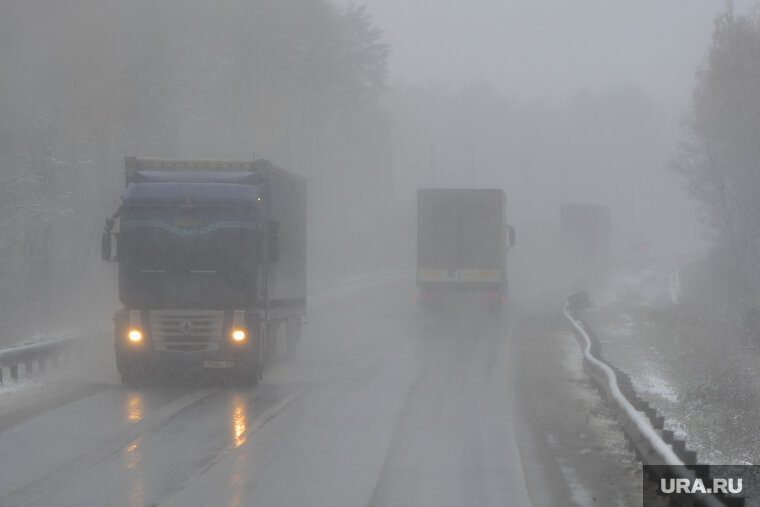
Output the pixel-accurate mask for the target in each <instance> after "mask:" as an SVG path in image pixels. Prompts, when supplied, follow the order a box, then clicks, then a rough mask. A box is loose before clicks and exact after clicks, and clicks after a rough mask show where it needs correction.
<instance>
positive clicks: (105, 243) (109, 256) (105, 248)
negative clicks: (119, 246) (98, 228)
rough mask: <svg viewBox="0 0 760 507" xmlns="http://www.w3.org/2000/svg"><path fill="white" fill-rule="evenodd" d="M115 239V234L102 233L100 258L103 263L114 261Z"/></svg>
mask: <svg viewBox="0 0 760 507" xmlns="http://www.w3.org/2000/svg"><path fill="white" fill-rule="evenodd" d="M115 239H116V233H115V232H104V233H103V236H102V237H101V238H100V256H101V257H102V258H103V260H104V261H115V260H116V252H115V251H114V250H115V248H114V247H115V246H116V244H115V243H116V241H114V240H115Z"/></svg>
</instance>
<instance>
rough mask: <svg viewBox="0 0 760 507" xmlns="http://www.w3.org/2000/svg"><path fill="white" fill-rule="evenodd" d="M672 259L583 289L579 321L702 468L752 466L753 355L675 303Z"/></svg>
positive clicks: (626, 269)
mask: <svg viewBox="0 0 760 507" xmlns="http://www.w3.org/2000/svg"><path fill="white" fill-rule="evenodd" d="M682 262H683V261H679V260H678V259H667V260H654V261H651V262H649V263H647V264H646V265H636V266H634V265H629V266H621V267H619V269H617V270H616V271H615V272H614V273H613V274H612V275H611V276H609V277H608V278H607V279H605V280H603V281H600V282H598V283H597V284H596V285H595V286H593V287H590V289H589V295H590V297H591V301H592V307H591V308H590V309H589V310H587V311H586V312H585V314H584V319H585V320H586V321H587V322H588V324H589V325H590V326H591V328H592V329H593V330H594V332H595V333H596V335H597V337H598V338H599V340H600V342H601V344H602V355H603V356H604V357H605V359H607V360H609V361H610V362H611V363H613V364H615V365H616V366H618V367H620V368H621V369H622V370H624V371H626V372H627V373H628V374H629V375H630V376H631V379H632V381H633V383H634V386H635V388H636V390H637V391H638V392H639V393H640V394H641V395H642V396H643V397H644V398H646V399H647V400H648V401H650V402H651V403H652V404H653V405H654V406H655V407H657V408H658V409H659V410H660V412H661V413H662V414H663V415H665V418H666V427H669V428H670V429H673V430H674V431H675V432H676V433H677V434H678V435H679V436H681V437H685V438H686V441H687V446H689V447H691V448H694V449H696V450H697V452H698V459H699V460H700V461H702V462H707V463H715V464H738V463H753V462H760V439H758V438H757V437H756V436H755V433H756V427H757V422H756V421H757V420H758V419H759V418H760V403H758V396H757V393H760V368H758V364H759V361H758V360H759V359H760V357H758V354H757V352H755V351H753V350H751V349H750V348H746V347H742V346H739V345H737V344H736V341H735V340H731V341H726V340H721V339H720V323H716V322H712V321H711V320H710V316H708V315H695V314H694V313H692V312H691V311H690V310H689V309H687V308H684V307H682V306H681V305H679V301H680V290H681V279H680V276H681V271H680V268H681V264H682Z"/></svg>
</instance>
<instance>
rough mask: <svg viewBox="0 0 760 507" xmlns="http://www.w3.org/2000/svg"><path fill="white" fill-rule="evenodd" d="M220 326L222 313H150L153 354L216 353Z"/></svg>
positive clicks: (209, 311) (208, 311)
mask: <svg viewBox="0 0 760 507" xmlns="http://www.w3.org/2000/svg"><path fill="white" fill-rule="evenodd" d="M223 324H224V311H221V310H218V311H214V310H202V311H196V310H162V311H155V310H154V311H151V312H150V330H151V336H152V338H153V343H154V344H155V347H156V350H171V351H181V352H196V351H214V350H219V344H220V343H221V340H222V327H223Z"/></svg>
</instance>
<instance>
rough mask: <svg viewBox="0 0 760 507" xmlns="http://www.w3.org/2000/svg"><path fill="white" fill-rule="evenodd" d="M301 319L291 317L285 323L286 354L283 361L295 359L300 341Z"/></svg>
mask: <svg viewBox="0 0 760 507" xmlns="http://www.w3.org/2000/svg"><path fill="white" fill-rule="evenodd" d="M301 326H302V324H301V317H293V318H291V319H288V320H287V321H286V323H285V328H286V331H287V334H286V336H287V338H286V339H285V344H286V347H287V349H286V352H285V359H286V360H287V361H292V360H293V359H295V357H296V349H297V348H298V342H300V341H301Z"/></svg>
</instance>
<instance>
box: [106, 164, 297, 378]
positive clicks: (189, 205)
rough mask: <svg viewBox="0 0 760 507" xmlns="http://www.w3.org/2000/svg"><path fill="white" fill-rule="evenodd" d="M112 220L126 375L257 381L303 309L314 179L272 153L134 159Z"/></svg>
mask: <svg viewBox="0 0 760 507" xmlns="http://www.w3.org/2000/svg"><path fill="white" fill-rule="evenodd" d="M125 183H126V189H125V191H124V194H123V196H122V205H121V206H120V208H119V210H118V211H117V212H116V213H115V214H114V215H113V216H112V217H110V218H108V219H107V220H106V227H105V232H104V233H103V238H102V245H101V246H102V256H103V259H104V260H109V261H116V262H117V263H118V269H119V277H118V285H119V299H120V301H121V303H122V304H123V305H124V306H123V308H122V309H120V310H118V311H117V312H116V315H115V317H114V322H115V351H116V365H117V367H118V371H119V374H120V375H121V379H122V382H123V383H125V384H132V383H136V382H139V381H141V380H142V379H145V378H150V377H151V376H154V375H155V374H166V373H169V374H171V373H172V372H177V371H186V372H198V373H200V372H217V373H219V372H223V373H224V376H226V377H228V378H233V379H237V380H239V381H242V382H244V383H248V384H250V383H255V382H256V381H258V380H259V379H260V377H261V375H262V372H263V370H264V368H265V367H266V366H267V365H268V364H270V363H271V362H273V361H274V360H275V359H277V358H278V357H281V356H286V355H292V354H293V353H294V351H295V346H296V343H297V342H298V340H299V339H300V336H301V326H302V323H303V318H304V316H305V314H306V180H304V179H303V178H301V177H299V176H297V175H296V174H293V173H292V172H289V171H286V170H284V169H282V168H280V167H277V166H276V165H274V164H272V163H271V162H269V161H266V160H261V159H259V160H255V161H220V160H174V159H154V158H138V157H126V158H125Z"/></svg>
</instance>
